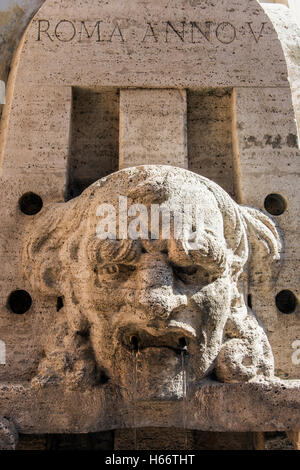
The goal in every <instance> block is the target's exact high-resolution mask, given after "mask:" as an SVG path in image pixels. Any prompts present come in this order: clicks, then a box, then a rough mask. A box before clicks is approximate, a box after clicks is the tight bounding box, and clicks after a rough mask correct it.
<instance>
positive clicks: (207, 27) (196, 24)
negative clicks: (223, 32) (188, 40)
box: [191, 21, 212, 44]
mask: <svg viewBox="0 0 300 470" xmlns="http://www.w3.org/2000/svg"><path fill="white" fill-rule="evenodd" d="M211 25H212V22H211V21H206V22H205V26H206V31H205V32H203V31H202V30H201V28H200V27H199V25H198V23H196V22H195V21H191V26H192V43H193V44H195V43H196V42H200V41H194V28H196V29H197V31H199V33H201V34H202V36H203V37H204V38H205V39H206V40H207V41H208V42H210V30H211Z"/></svg>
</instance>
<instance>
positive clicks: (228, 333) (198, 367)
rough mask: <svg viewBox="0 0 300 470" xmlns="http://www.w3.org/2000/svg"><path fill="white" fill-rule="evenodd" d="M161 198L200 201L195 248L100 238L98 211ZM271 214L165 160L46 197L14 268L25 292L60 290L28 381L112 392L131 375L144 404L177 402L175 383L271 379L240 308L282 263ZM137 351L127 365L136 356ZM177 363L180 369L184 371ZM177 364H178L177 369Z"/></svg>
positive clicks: (262, 349)
mask: <svg viewBox="0 0 300 470" xmlns="http://www.w3.org/2000/svg"><path fill="white" fill-rule="evenodd" d="M120 196H124V197H127V198H128V201H129V204H144V205H145V206H147V207H149V206H150V205H151V204H161V203H163V204H164V205H165V206H166V207H168V208H169V210H170V212H171V213H174V212H178V211H179V212H180V211H182V210H183V207H184V204H187V203H191V204H193V203H194V202H195V201H197V204H198V205H199V204H200V205H201V207H202V221H203V231H202V235H201V240H199V242H200V245H199V247H198V249H192V250H190V249H189V248H188V244H187V243H186V240H177V239H175V238H174V237H172V236H171V237H170V239H163V238H160V239H158V240H146V239H144V240H143V239H138V240H130V239H128V240H99V239H98V238H97V237H96V227H97V224H98V222H99V220H98V219H97V207H98V206H99V205H100V204H112V205H113V206H114V207H116V208H117V207H118V202H119V197H120ZM280 248H281V246H280V241H279V236H278V233H277V231H276V228H275V225H274V223H273V222H272V220H271V219H270V218H269V217H267V216H266V215H264V214H263V213H262V212H261V211H258V210H255V209H252V208H248V207H243V206H239V205H238V204H236V203H235V202H234V201H233V200H232V199H231V198H230V197H229V196H228V194H227V193H226V192H225V191H224V190H222V189H221V188H220V187H219V186H218V185H217V184H215V183H213V182H212V181H210V180H208V179H206V178H203V177H201V176H199V175H197V174H195V173H192V172H189V171H187V170H183V169H180V168H175V167H168V166H141V167H135V168H129V169H126V170H122V171H119V172H117V173H114V174H112V175H110V176H108V177H106V178H103V179H101V180H99V181H98V182H96V183H95V184H93V185H92V186H90V187H89V188H88V189H86V190H85V191H84V192H83V193H82V195H81V196H79V197H78V198H76V199H73V200H71V201H70V202H68V203H65V204H62V203H59V204H52V205H50V206H48V207H46V208H45V209H44V210H43V211H42V213H41V214H40V215H38V216H37V217H36V218H35V219H34V221H33V222H32V225H31V226H30V227H29V230H28V232H27V234H26V237H25V240H24V251H23V267H24V271H25V274H26V276H27V278H28V279H29V281H30V283H31V285H32V288H33V289H34V290H35V291H36V292H39V293H41V294H43V295H45V296H50V297H51V296H52V297H62V298H63V308H62V309H61V310H60V311H59V312H57V316H56V317H55V316H54V317H53V331H52V332H45V336H44V338H43V341H44V352H43V356H44V359H41V362H40V365H39V369H38V371H37V375H36V377H35V378H34V379H33V383H34V384H35V385H37V386H43V385H48V384H50V383H61V384H64V385H65V386H66V387H70V388H72V387H84V386H85V387H87V386H88V387H90V386H100V385H101V384H103V383H104V382H107V381H108V383H111V384H115V385H116V386H118V387H120V390H122V391H123V392H122V393H124V394H126V393H127V392H126V391H127V390H132V387H134V386H135V385H134V384H133V381H134V380H135V381H136V379H137V377H136V374H135V373H134V370H133V369H134V368H133V363H135V367H136V369H137V370H138V386H137V393H138V394H140V395H141V396H143V397H144V398H145V399H147V398H148V399H176V398H181V397H182V396H183V394H184V387H183V381H184V380H186V381H187V383H188V384H196V383H197V382H199V381H200V380H201V379H203V378H205V377H207V376H210V375H211V374H213V376H214V378H216V379H217V380H219V381H222V382H230V383H237V382H247V381H249V380H262V379H267V380H270V379H272V377H273V376H274V361H273V354H272V351H271V347H270V345H269V342H268V339H267V336H266V334H265V332H264V330H263V328H262V326H260V324H259V322H258V321H257V319H256V318H255V315H254V313H253V312H252V311H251V309H250V308H249V307H248V306H247V295H248V290H247V289H248V286H249V285H251V283H253V282H254V283H255V282H261V283H262V284H261V285H262V288H263V286H264V282H266V283H267V282H268V276H270V271H268V269H267V266H270V265H271V262H272V261H274V260H279V253H280ZM133 358H134V361H133ZM183 362H184V368H183ZM183 369H184V370H183Z"/></svg>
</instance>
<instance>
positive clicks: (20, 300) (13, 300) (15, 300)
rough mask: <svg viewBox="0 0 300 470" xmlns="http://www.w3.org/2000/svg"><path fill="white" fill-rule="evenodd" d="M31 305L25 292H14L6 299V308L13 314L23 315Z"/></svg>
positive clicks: (28, 295)
mask: <svg viewBox="0 0 300 470" xmlns="http://www.w3.org/2000/svg"><path fill="white" fill-rule="evenodd" d="M31 305H32V298H31V296H30V294H28V292H26V290H14V291H13V292H11V294H10V295H9V297H8V307H9V308H10V310H11V311H12V312H13V313H16V314H17V315H23V314H24V313H26V312H28V310H29V309H30V307H31Z"/></svg>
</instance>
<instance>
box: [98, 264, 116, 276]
mask: <svg viewBox="0 0 300 470" xmlns="http://www.w3.org/2000/svg"><path fill="white" fill-rule="evenodd" d="M119 271H120V270H119V266H118V265H117V264H110V265H109V266H103V267H102V268H100V269H99V274H102V275H105V274H106V275H114V274H119Z"/></svg>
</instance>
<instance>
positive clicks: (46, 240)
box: [22, 203, 74, 296]
mask: <svg viewBox="0 0 300 470" xmlns="http://www.w3.org/2000/svg"><path fill="white" fill-rule="evenodd" d="M73 206H74V204H72V203H67V204H53V205H51V206H49V207H47V208H46V209H44V210H43V211H42V213H41V214H40V215H38V216H37V217H36V218H35V219H34V221H33V222H32V224H31V225H30V226H29V229H28V231H27V232H26V235H25V240H24V245H23V254H22V262H23V269H24V272H25V275H26V277H27V278H28V280H29V281H30V283H31V285H32V287H33V288H34V289H36V290H39V291H40V292H42V293H43V294H45V295H53V296H54V295H55V296H59V295H61V294H62V292H61V285H62V279H63V276H64V266H63V262H62V260H61V257H60V251H61V248H62V246H63V244H64V242H65V240H66V238H67V236H68V232H70V231H71V230H72V228H73V225H74V221H73V219H74V217H73Z"/></svg>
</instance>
